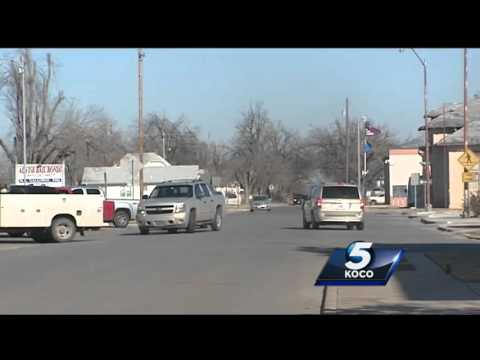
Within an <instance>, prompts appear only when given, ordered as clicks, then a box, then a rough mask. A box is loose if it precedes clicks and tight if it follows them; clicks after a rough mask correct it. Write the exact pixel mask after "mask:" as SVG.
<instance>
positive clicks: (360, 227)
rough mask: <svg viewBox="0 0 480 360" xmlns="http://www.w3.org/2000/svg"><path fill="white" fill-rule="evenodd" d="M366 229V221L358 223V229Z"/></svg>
mask: <svg viewBox="0 0 480 360" xmlns="http://www.w3.org/2000/svg"><path fill="white" fill-rule="evenodd" d="M363 229H365V223H363V222H361V223H358V224H357V230H363Z"/></svg>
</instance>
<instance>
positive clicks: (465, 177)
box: [462, 171, 474, 183]
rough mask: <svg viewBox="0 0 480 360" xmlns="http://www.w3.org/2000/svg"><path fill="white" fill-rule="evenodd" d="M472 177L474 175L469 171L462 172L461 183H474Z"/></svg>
mask: <svg viewBox="0 0 480 360" xmlns="http://www.w3.org/2000/svg"><path fill="white" fill-rule="evenodd" d="M473 175H474V173H473V172H471V171H465V172H463V173H462V181H463V182H464V183H466V182H473V181H474V180H473Z"/></svg>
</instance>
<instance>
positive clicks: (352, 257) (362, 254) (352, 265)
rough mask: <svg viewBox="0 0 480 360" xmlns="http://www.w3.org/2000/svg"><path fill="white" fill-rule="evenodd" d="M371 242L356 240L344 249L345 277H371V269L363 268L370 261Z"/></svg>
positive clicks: (372, 273) (372, 274)
mask: <svg viewBox="0 0 480 360" xmlns="http://www.w3.org/2000/svg"><path fill="white" fill-rule="evenodd" d="M372 245H373V243H371V242H364V241H356V242H353V243H351V244H350V245H349V246H348V248H347V249H346V250H345V258H346V262H345V267H346V270H345V279H371V278H373V277H374V275H375V274H374V272H373V270H365V268H366V267H367V266H368V265H369V264H370V263H371V262H372V255H373V252H372V250H370V249H371V247H372Z"/></svg>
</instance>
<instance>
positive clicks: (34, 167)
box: [15, 163, 65, 187]
mask: <svg viewBox="0 0 480 360" xmlns="http://www.w3.org/2000/svg"><path fill="white" fill-rule="evenodd" d="M24 180H25V181H24ZM15 185H45V186H53V187H62V186H65V164H63V163H62V164H25V170H24V168H23V164H17V166H16V167H15Z"/></svg>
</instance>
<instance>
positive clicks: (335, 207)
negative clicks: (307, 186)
mask: <svg viewBox="0 0 480 360" xmlns="http://www.w3.org/2000/svg"><path fill="white" fill-rule="evenodd" d="M363 207H364V204H363V202H362V199H361V196H360V192H359V190H358V187H357V186H356V185H349V184H324V185H314V186H312V188H311V190H310V193H309V195H308V197H307V200H305V202H304V204H303V206H302V221H303V227H304V228H305V229H309V228H310V226H312V227H313V228H314V229H318V228H319V226H321V225H346V226H347V229H348V230H351V229H353V227H354V226H356V227H357V230H363V229H364V227H365V224H364V219H363V215H364V210H363Z"/></svg>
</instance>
